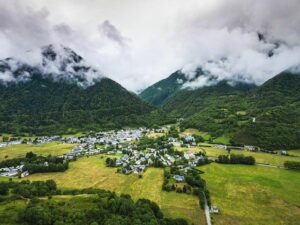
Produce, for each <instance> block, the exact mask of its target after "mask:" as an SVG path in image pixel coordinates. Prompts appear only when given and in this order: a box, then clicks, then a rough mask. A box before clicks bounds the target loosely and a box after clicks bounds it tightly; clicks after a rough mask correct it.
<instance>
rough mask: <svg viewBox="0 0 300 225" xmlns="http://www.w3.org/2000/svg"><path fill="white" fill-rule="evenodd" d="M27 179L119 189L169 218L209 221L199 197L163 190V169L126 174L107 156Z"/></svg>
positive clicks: (64, 186)
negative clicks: (111, 164) (148, 202)
mask: <svg viewBox="0 0 300 225" xmlns="http://www.w3.org/2000/svg"><path fill="white" fill-rule="evenodd" d="M110 157H111V156H110ZM5 179H6V180H7V178H5ZM26 179H29V180H31V181H34V180H49V179H53V180H55V181H56V183H57V184H58V187H59V188H61V189H73V188H77V189H81V188H88V187H93V188H102V189H106V190H110V191H115V192H116V193H117V194H122V193H126V194H130V195H131V196H132V198H133V199H135V200H137V199H139V198H147V199H150V200H152V201H154V202H156V203H157V204H158V205H159V206H160V207H161V209H162V211H163V213H164V215H165V216H166V217H171V218H179V217H181V218H185V219H187V220H188V221H189V222H190V223H194V224H195V225H202V224H205V218H204V212H203V210H202V209H201V208H200V206H199V200H198V198H196V197H195V196H192V195H187V194H179V193H176V192H165V191H162V184H163V169H158V168H149V169H148V170H147V171H146V173H145V174H144V175H143V177H142V178H139V177H138V175H136V174H131V175H123V174H120V173H116V169H115V168H109V167H106V165H105V157H103V156H102V157H101V156H99V155H98V156H91V157H88V158H80V159H78V160H77V161H75V162H71V163H70V168H69V169H68V170H67V171H66V172H61V173H43V174H33V175H30V176H29V177H27V178H26ZM0 180H3V178H0Z"/></svg>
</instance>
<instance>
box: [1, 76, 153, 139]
mask: <svg viewBox="0 0 300 225" xmlns="http://www.w3.org/2000/svg"><path fill="white" fill-rule="evenodd" d="M0 102H1V105H0V120H1V121H2V122H1V125H0V130H1V131H2V132H6V133H15V132H17V133H37V134H38V133H45V134H47V133H53V132H55V131H67V130H68V129H94V128H112V127H122V126H126V125H141V124H142V123H143V122H142V121H139V116H141V115H145V114H148V113H149V112H151V111H152V110H154V107H152V106H151V105H149V104H148V103H146V102H143V101H142V100H141V99H140V98H139V97H138V96H136V95H135V94H133V93H130V92H128V91H127V90H126V89H124V88H123V87H121V86H120V85H119V84H117V83H116V82H114V81H112V80H110V79H108V78H104V79H102V80H101V81H99V82H97V83H96V84H95V85H93V86H89V87H87V88H82V87H79V86H78V85H76V84H72V83H67V82H54V81H52V80H51V79H45V78H41V77H40V76H39V75H35V76H34V77H33V78H32V80H31V81H30V82H22V83H18V84H9V85H0Z"/></svg>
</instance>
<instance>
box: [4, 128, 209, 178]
mask: <svg viewBox="0 0 300 225" xmlns="http://www.w3.org/2000/svg"><path fill="white" fill-rule="evenodd" d="M168 129H169V128H168V127H162V128H158V129H146V128H139V129H127V130H117V131H114V130H111V131H102V132H97V133H94V134H92V135H86V136H80V137H75V136H70V137H61V136H48V137H37V138H35V139H34V140H13V141H10V142H9V141H7V142H2V143H1V145H0V146H1V147H5V146H9V145H15V144H21V143H22V144H28V145H39V144H45V143H49V142H59V143H70V144H77V145H76V146H75V147H73V148H72V149H71V151H70V152H69V153H66V154H64V155H61V156H58V157H60V158H63V159H65V160H74V159H76V158H79V157H84V156H90V155H96V154H106V155H110V156H112V157H113V158H114V163H113V165H110V166H113V167H118V171H119V172H120V173H123V174H130V173H135V174H142V173H143V172H144V171H145V170H146V168H148V167H151V166H155V167H167V166H171V165H173V164H174V163H175V162H177V164H178V166H180V167H181V168H182V170H184V171H187V170H189V169H191V168H194V167H196V166H197V164H199V161H201V160H204V157H203V156H202V155H198V156H196V155H195V152H194V151H192V150H190V151H187V152H185V153H182V154H179V153H178V152H177V151H175V152H174V151H170V148H164V147H161V146H157V147H156V148H145V149H140V148H138V145H137V144H138V143H139V140H140V139H141V138H142V137H145V136H147V135H149V134H151V133H154V132H155V133H157V132H158V133H167V132H168ZM166 141H167V144H168V146H169V147H171V146H172V147H177V146H180V145H182V144H183V142H182V140H180V138H174V137H168V139H167V140H166ZM184 141H185V142H186V143H190V145H192V146H194V145H196V142H195V139H194V137H193V136H192V135H186V136H185V137H184ZM178 162H180V163H181V164H180V163H178ZM45 166H46V165H45ZM23 167H24V165H23V164H20V165H18V166H15V167H4V168H0V176H17V175H18V174H21V177H25V176H28V175H29V173H28V171H23ZM174 178H175V179H176V180H178V181H182V180H184V178H183V177H182V176H179V175H178V176H176V177H174Z"/></svg>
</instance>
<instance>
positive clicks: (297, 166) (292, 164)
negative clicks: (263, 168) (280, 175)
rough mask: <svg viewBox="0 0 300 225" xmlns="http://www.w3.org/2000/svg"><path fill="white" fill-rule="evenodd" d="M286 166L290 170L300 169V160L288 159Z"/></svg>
mask: <svg viewBox="0 0 300 225" xmlns="http://www.w3.org/2000/svg"><path fill="white" fill-rule="evenodd" d="M284 168H286V169H289V170H300V162H296V161H286V162H284Z"/></svg>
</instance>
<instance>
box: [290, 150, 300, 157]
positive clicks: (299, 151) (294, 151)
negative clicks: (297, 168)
mask: <svg viewBox="0 0 300 225" xmlns="http://www.w3.org/2000/svg"><path fill="white" fill-rule="evenodd" d="M288 152H289V155H292V156H298V157H300V150H289V151H288Z"/></svg>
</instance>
